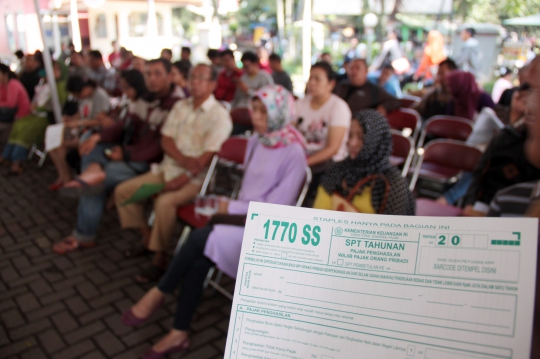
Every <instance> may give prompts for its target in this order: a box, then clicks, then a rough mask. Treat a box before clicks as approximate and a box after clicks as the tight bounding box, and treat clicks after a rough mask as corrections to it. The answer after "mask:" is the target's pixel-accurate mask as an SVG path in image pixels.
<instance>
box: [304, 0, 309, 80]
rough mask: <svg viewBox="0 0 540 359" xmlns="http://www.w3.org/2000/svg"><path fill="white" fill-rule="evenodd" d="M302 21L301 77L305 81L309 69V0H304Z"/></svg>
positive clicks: (307, 77)
mask: <svg viewBox="0 0 540 359" xmlns="http://www.w3.org/2000/svg"><path fill="white" fill-rule="evenodd" d="M303 18H304V21H303V23H302V25H303V27H302V77H303V79H304V81H306V82H307V80H308V79H309V71H310V70H311V0H304V16H303Z"/></svg>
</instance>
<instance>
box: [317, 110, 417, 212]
mask: <svg viewBox="0 0 540 359" xmlns="http://www.w3.org/2000/svg"><path fill="white" fill-rule="evenodd" d="M347 146H348V149H349V157H348V158H346V159H345V160H343V161H341V162H339V163H336V164H335V165H334V166H333V167H331V168H330V169H329V170H328V171H327V172H326V174H325V175H324V177H323V178H322V180H321V186H319V189H318V191H317V197H316V198H315V204H314V205H313V207H314V208H319V209H333V210H342V211H343V210H345V211H357V212H361V213H379V214H392V215H414V213H415V200H414V197H413V195H412V193H411V192H410V191H409V189H408V186H407V183H406V181H405V179H404V178H403V177H401V174H400V172H399V170H398V169H397V168H396V167H395V166H392V165H391V164H390V154H391V153H392V136H391V134H390V127H389V125H388V121H387V120H386V118H384V117H383V116H382V115H381V114H380V113H379V112H377V111H375V110H362V111H360V112H358V113H357V114H356V116H355V117H354V118H353V120H352V122H351V129H350V132H349V141H348V143H347Z"/></svg>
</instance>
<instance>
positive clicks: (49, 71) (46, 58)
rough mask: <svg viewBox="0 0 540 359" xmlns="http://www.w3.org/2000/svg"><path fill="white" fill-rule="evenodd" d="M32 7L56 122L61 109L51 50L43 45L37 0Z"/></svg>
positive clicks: (43, 37)
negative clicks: (37, 25) (36, 21)
mask: <svg viewBox="0 0 540 359" xmlns="http://www.w3.org/2000/svg"><path fill="white" fill-rule="evenodd" d="M34 7H35V9H36V14H37V17H38V23H39V31H40V33H41V40H42V41H43V64H44V65H45V74H46V76H47V83H48V84H49V86H51V102H52V107H53V113H54V119H55V121H56V123H61V122H62V109H61V107H60V100H59V98H58V92H57V91H56V79H55V78H54V70H53V65H52V58H51V52H50V51H49V49H47V46H46V45H45V33H44V32H43V29H44V26H43V17H42V16H41V9H40V7H39V0H34Z"/></svg>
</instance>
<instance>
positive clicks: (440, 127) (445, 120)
mask: <svg viewBox="0 0 540 359" xmlns="http://www.w3.org/2000/svg"><path fill="white" fill-rule="evenodd" d="M473 127H474V122H472V121H471V120H468V119H466V118H462V117H455V116H433V117H431V118H430V119H429V120H427V121H426V123H425V125H424V128H423V129H422V135H421V136H420V140H419V141H418V147H421V146H422V145H423V144H424V141H425V139H426V135H428V134H429V135H432V136H434V137H436V138H446V139H450V140H457V141H466V140H467V138H468V137H469V135H470V134H471V133H472V131H473Z"/></svg>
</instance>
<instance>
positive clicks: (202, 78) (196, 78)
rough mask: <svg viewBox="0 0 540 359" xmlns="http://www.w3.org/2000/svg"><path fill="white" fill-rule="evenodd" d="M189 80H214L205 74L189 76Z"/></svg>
mask: <svg viewBox="0 0 540 359" xmlns="http://www.w3.org/2000/svg"><path fill="white" fill-rule="evenodd" d="M188 80H189V81H201V82H203V81H210V80H212V79H211V78H210V77H203V76H188Z"/></svg>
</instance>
